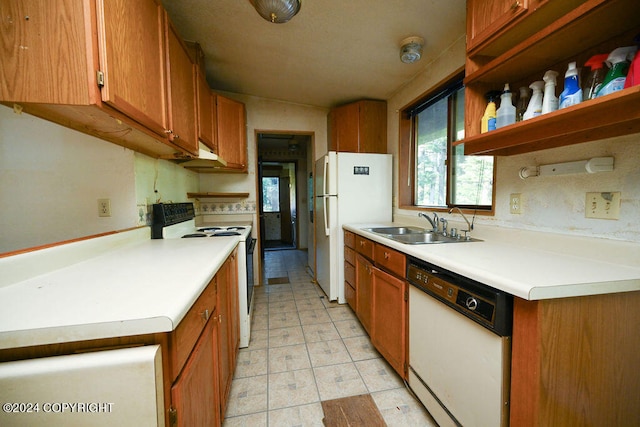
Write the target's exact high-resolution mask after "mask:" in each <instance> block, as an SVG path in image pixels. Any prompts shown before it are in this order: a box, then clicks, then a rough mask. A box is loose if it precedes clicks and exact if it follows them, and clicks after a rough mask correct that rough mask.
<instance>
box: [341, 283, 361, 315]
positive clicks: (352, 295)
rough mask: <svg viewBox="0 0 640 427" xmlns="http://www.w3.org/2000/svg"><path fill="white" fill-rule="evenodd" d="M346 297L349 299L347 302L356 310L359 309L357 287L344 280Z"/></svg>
mask: <svg viewBox="0 0 640 427" xmlns="http://www.w3.org/2000/svg"><path fill="white" fill-rule="evenodd" d="M344 297H345V299H346V300H347V304H349V307H351V309H352V310H353V311H354V312H357V311H358V307H357V301H358V299H357V298H356V289H355V288H354V287H353V286H352V285H351V283H349V282H344Z"/></svg>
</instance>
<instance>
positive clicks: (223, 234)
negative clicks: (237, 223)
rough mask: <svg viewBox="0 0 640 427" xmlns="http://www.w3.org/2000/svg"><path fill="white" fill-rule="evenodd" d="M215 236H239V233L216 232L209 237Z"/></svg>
mask: <svg viewBox="0 0 640 427" xmlns="http://www.w3.org/2000/svg"><path fill="white" fill-rule="evenodd" d="M216 236H240V233H238V232H237V231H218V232H216V233H214V234H212V235H211V237H216Z"/></svg>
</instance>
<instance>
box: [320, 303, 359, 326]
mask: <svg viewBox="0 0 640 427" xmlns="http://www.w3.org/2000/svg"><path fill="white" fill-rule="evenodd" d="M327 313H329V316H331V320H333V321H334V322H339V321H341V320H357V317H356V314H355V313H354V312H353V310H351V308H349V307H348V306H345V305H340V306H338V307H332V308H328V309H327Z"/></svg>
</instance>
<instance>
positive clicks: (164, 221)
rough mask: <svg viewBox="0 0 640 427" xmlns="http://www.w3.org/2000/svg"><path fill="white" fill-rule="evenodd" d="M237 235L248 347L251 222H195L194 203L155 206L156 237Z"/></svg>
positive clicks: (242, 324) (242, 325) (242, 320)
mask: <svg viewBox="0 0 640 427" xmlns="http://www.w3.org/2000/svg"><path fill="white" fill-rule="evenodd" d="M232 237H236V238H238V239H239V240H238V312H239V313H240V348H244V347H248V346H249V339H250V335H251V330H250V328H251V313H252V312H253V304H252V301H253V298H252V297H253V249H254V247H255V243H256V239H253V238H252V237H251V225H247V224H244V223H238V224H234V223H227V222H225V223H212V224H206V225H202V226H199V227H198V226H196V225H195V209H194V207H193V203H158V204H154V205H153V225H152V226H151V238H153V239H178V238H185V239H199V238H200V239H201V238H207V239H210V238H232Z"/></svg>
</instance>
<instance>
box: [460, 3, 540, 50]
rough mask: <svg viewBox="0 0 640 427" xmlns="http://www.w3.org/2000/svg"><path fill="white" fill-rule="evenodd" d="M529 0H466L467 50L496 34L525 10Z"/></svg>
mask: <svg viewBox="0 0 640 427" xmlns="http://www.w3.org/2000/svg"><path fill="white" fill-rule="evenodd" d="M528 5H529V0H468V1H467V50H468V51H470V50H473V49H474V48H475V47H476V46H478V45H479V44H481V43H482V42H484V41H486V40H488V39H490V38H491V37H494V36H496V35H497V34H498V33H499V32H500V31H501V30H502V29H504V28H505V27H506V26H507V25H509V24H510V23H512V22H514V21H515V20H517V19H518V18H519V17H520V16H522V15H524V14H525V13H526V12H527V9H528Z"/></svg>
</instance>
